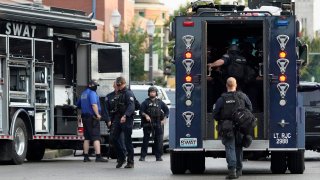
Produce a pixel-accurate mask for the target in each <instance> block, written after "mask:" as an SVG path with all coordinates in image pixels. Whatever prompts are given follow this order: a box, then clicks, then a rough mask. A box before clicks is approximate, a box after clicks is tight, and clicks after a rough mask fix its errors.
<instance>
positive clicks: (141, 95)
mask: <svg viewBox="0 0 320 180" xmlns="http://www.w3.org/2000/svg"><path fill="white" fill-rule="evenodd" d="M131 91H132V92H133V94H134V96H135V97H136V99H137V100H138V101H139V103H142V102H143V101H144V100H145V99H147V98H148V90H147V89H145V90H143V89H131ZM158 97H160V98H161V97H162V94H161V91H158Z"/></svg>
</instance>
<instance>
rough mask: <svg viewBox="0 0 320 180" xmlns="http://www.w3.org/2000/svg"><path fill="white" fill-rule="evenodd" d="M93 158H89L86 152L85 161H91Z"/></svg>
mask: <svg viewBox="0 0 320 180" xmlns="http://www.w3.org/2000/svg"><path fill="white" fill-rule="evenodd" d="M90 161H91V159H90V158H89V155H88V154H84V158H83V162H90Z"/></svg>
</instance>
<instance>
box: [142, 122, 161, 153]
mask: <svg viewBox="0 0 320 180" xmlns="http://www.w3.org/2000/svg"><path fill="white" fill-rule="evenodd" d="M149 124H150V123H149ZM150 134H152V136H153V139H154V153H155V156H156V158H160V157H161V156H162V152H163V151H162V146H163V127H162V126H161V123H160V122H157V123H155V124H153V126H152V127H151V126H145V127H144V128H143V143H142V147H141V157H146V155H147V152H148V146H149V140H150Z"/></svg>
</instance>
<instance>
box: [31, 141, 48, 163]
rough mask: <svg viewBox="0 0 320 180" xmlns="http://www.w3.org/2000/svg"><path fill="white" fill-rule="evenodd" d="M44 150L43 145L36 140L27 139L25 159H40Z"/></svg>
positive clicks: (34, 160)
mask: <svg viewBox="0 0 320 180" xmlns="http://www.w3.org/2000/svg"><path fill="white" fill-rule="evenodd" d="M44 152H45V146H44V145H43V144H42V143H40V142H38V141H29V143H28V151H27V156H26V158H27V160H28V161H31V162H37V161H41V160H42V158H43V156H44Z"/></svg>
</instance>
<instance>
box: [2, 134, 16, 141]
mask: <svg viewBox="0 0 320 180" xmlns="http://www.w3.org/2000/svg"><path fill="white" fill-rule="evenodd" d="M0 139H11V140H12V139H13V136H9V135H0Z"/></svg>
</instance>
